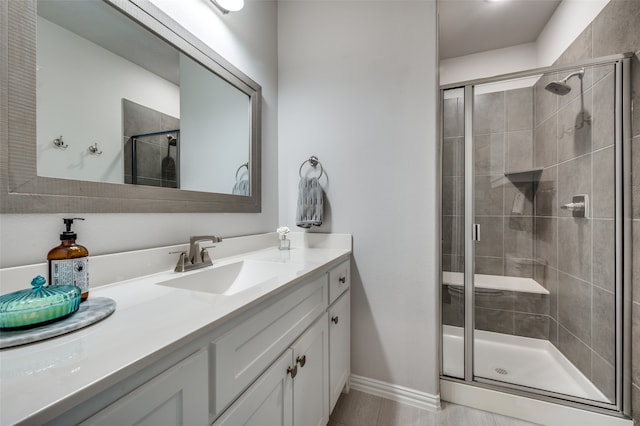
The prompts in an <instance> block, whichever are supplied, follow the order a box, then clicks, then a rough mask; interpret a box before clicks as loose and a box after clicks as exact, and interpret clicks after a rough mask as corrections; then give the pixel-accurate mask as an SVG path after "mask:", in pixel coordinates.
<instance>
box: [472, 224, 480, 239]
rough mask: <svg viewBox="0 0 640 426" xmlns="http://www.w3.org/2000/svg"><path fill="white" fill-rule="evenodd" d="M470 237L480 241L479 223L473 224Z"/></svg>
mask: <svg viewBox="0 0 640 426" xmlns="http://www.w3.org/2000/svg"><path fill="white" fill-rule="evenodd" d="M471 239H472V240H473V241H480V224H479V223H474V224H473V235H472V236H471Z"/></svg>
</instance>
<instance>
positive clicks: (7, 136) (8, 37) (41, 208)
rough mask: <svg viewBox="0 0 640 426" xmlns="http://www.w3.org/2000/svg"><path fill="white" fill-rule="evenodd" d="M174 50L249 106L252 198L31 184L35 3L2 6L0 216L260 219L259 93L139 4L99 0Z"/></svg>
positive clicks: (61, 182)
mask: <svg viewBox="0 0 640 426" xmlns="http://www.w3.org/2000/svg"><path fill="white" fill-rule="evenodd" d="M102 1H105V2H106V3H107V4H110V5H112V6H113V7H115V8H116V9H118V10H120V11H122V12H123V13H124V14H125V15H127V16H129V17H131V18H133V19H134V20H135V21H137V22H138V23H139V24H140V25H142V26H143V27H145V28H147V29H148V30H150V31H151V32H153V33H155V34H157V35H159V36H160V37H162V38H164V39H165V40H167V41H169V42H170V43H171V44H173V45H174V46H176V48H178V49H179V50H181V51H183V52H184V53H186V54H187V55H189V56H190V57H192V58H193V59H195V60H196V61H198V62H200V63H201V64H202V65H204V66H205V67H206V68H208V69H210V70H211V71H213V72H214V73H216V74H218V75H219V76H220V77H222V78H223V79H225V80H226V81H228V82H229V83H230V84H232V85H233V86H235V87H237V88H238V89H239V90H241V91H242V92H244V93H246V94H247V95H248V96H249V98H250V117H251V118H250V119H251V153H250V160H249V163H250V167H251V174H250V179H251V182H250V183H251V195H250V196H239V195H231V194H215V193H206V192H198V191H187V190H181V189H174V188H159V187H149V186H136V185H126V184H113V183H100V182H88V181H78V180H67V179H57V178H45V177H39V176H37V171H36V7H37V5H36V0H20V1H5V0H3V1H0V41H1V43H2V45H1V46H0V141H1V146H0V149H1V151H0V154H1V155H0V185H1V187H2V189H1V191H0V211H1V212H2V213H65V212H83V213H196V212H200V213H205V212H221V213H222V212H226V213H229V212H237V213H257V212H260V211H261V193H262V188H261V179H260V177H261V173H262V170H261V103H262V88H261V87H260V85H258V84H257V83H256V82H254V81H253V80H251V79H250V78H249V77H247V76H246V75H245V74H243V73H242V72H241V71H240V70H238V69H237V68H236V67H234V66H233V65H232V64H231V63H229V62H228V61H226V60H225V59H224V58H222V57H221V56H220V55H218V54H217V53H216V52H214V51H213V50H212V49H211V48H209V47H208V46H207V45H205V44H204V43H203V42H202V41H200V40H198V39H197V38H196V37H195V36H193V35H192V34H191V33H189V32H188V31H187V30H185V29H184V28H182V27H181V26H180V25H179V24H178V23H176V22H175V21H173V20H172V19H171V18H170V17H169V16H168V15H166V14H165V13H164V12H162V11H161V10H160V9H158V8H157V7H156V6H154V5H153V4H151V3H150V2H149V1H145V0H102Z"/></svg>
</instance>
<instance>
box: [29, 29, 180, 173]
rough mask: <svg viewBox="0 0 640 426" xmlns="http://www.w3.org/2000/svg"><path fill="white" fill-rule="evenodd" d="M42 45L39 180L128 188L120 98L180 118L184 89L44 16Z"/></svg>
mask: <svg viewBox="0 0 640 426" xmlns="http://www.w3.org/2000/svg"><path fill="white" fill-rule="evenodd" d="M37 43H38V47H37V52H38V55H37V64H38V71H37V86H36V87H37V104H36V105H37V114H36V116H37V120H38V123H37V126H36V127H37V132H38V134H37V140H38V155H37V157H38V176H46V177H60V178H69V179H79V180H90V181H98V182H113V183H123V182H124V158H123V152H122V149H123V141H122V134H123V133H122V98H126V99H129V100H131V101H133V102H136V103H139V104H141V105H145V106H147V107H149V108H153V109H155V110H156V111H160V112H162V113H165V114H168V115H171V116H173V117H178V118H179V117H180V88H179V87H178V86H176V85H175V84H173V83H171V82H169V81H167V80H165V79H163V78H161V77H159V76H157V75H156V74H154V73H152V72H149V71H147V70H145V69H143V68H141V67H140V66H138V65H136V64H134V63H132V62H129V61H128V60H126V59H124V58H122V57H120V56H118V55H116V54H114V53H112V52H110V51H108V50H106V49H104V48H102V47H100V46H98V45H97V44H94V43H92V42H90V41H88V40H86V39H84V38H82V37H80V36H78V35H76V34H74V33H72V32H70V31H68V30H66V29H64V28H62V27H60V26H58V25H56V24H54V23H52V22H50V21H48V20H46V19H44V18H41V17H38V37H37ZM60 135H62V136H63V140H64V141H65V143H66V144H67V145H69V148H67V149H65V150H61V149H58V148H56V147H55V146H54V145H53V144H52V143H51V142H52V141H53V139H55V138H58V137H59V136H60ZM94 143H98V149H100V150H101V151H102V155H100V156H93V155H91V154H89V151H88V148H89V146H90V145H93V144H94Z"/></svg>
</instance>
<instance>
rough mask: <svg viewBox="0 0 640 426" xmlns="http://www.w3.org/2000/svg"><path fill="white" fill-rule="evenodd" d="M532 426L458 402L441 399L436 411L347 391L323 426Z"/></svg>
mask: <svg viewBox="0 0 640 426" xmlns="http://www.w3.org/2000/svg"><path fill="white" fill-rule="evenodd" d="M467 425H469V426H532V425H533V423H529V422H524V421H522V420H517V419H514V418H511V417H505V416H500V415H497V414H493V413H488V412H486V411H481V410H476V409H473V408H469V407H464V406H462V405H456V404H450V403H447V402H442V409H441V410H440V411H439V412H437V413H434V412H431V411H427V410H421V409H420V408H415V407H412V406H409V405H405V404H400V403H398V402H395V401H391V400H389V399H385V398H381V397H378V396H374V395H369V394H367V393H364V392H359V391H356V390H353V389H352V390H351V391H350V392H349V393H348V394H344V393H343V394H342V396H340V399H339V400H338V403H337V404H336V408H335V409H334V410H333V413H332V414H331V417H330V420H329V424H328V425H327V426H467Z"/></svg>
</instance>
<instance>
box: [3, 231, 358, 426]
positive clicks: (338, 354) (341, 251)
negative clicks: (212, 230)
mask: <svg viewBox="0 0 640 426" xmlns="http://www.w3.org/2000/svg"><path fill="white" fill-rule="evenodd" d="M271 236H272V237H273V238H272V239H267V238H265V237H264V236H261V237H259V238H258V240H259V241H260V243H259V244H257V245H256V244H253V243H252V242H250V240H251V239H252V237H242V238H243V239H245V241H244V242H242V243H241V244H238V243H237V242H234V241H232V240H233V239H230V240H228V241H229V242H228V243H227V240H225V242H223V243H220V244H219V247H220V251H218V252H217V253H218V256H214V265H213V267H209V268H205V269H202V270H200V271H193V272H189V273H176V272H173V271H172V270H171V271H166V270H165V271H162V272H158V273H155V274H149V275H145V276H142V277H137V278H131V279H127V280H123V281H119V282H116V283H113V284H109V285H104V286H100V287H98V288H93V289H92V291H91V296H90V297H97V296H104V297H110V298H112V299H114V300H116V302H117V304H118V306H117V309H116V311H115V312H114V314H112V315H111V316H110V317H108V318H107V319H105V320H104V321H102V322H100V323H97V324H95V325H93V326H91V327H88V328H86V329H83V330H79V331H76V332H74V333H71V334H67V335H64V336H60V337H57V338H54V339H50V340H47V341H43V342H40V343H35V344H31V345H25V346H19V347H15V348H9V349H4V350H2V351H0V374H1V377H2V383H1V385H0V404H1V405H2V411H1V414H0V416H1V417H0V423H2V424H14V423H25V424H27V423H29V424H35V423H38V424H44V423H47V424H77V423H80V424H98V425H100V424H104V425H111V424H122V425H125V424H134V423H135V424H148V425H159V424H185V425H204V424H215V425H238V424H253V423H252V420H251V419H253V421H255V420H256V419H259V424H269V425H277V424H281V425H285V424H286V425H291V424H293V425H306V424H309V425H310V424H313V425H318V424H326V423H327V422H328V420H329V413H330V412H331V410H332V409H333V407H334V405H335V403H336V401H337V399H338V397H339V395H340V393H341V392H342V390H343V389H345V387H346V388H347V389H348V385H349V384H348V380H349V379H348V378H349V375H350V367H349V357H350V354H349V339H350V335H349V328H350V318H349V305H350V253H351V236H350V235H340V236H336V235H333V236H328V237H327V236H326V235H325V236H322V235H320V234H319V235H318V236H312V235H311V234H299V235H297V236H296V235H294V236H293V237H292V242H293V245H292V249H291V250H288V251H280V250H278V249H277V248H276V247H275V246H267V247H264V242H265V241H269V242H272V243H273V244H275V243H276V238H275V236H273V235H271ZM225 244H229V246H230V247H231V246H233V247H234V249H232V250H228V253H227V254H229V253H232V252H234V251H235V252H236V254H233V255H230V256H226V257H222V258H221V257H220V254H221V253H222V254H224V250H225V249H224V248H223V246H224V245H225ZM240 246H244V248H245V249H246V248H249V250H246V251H244V252H242V253H237V252H238V251H240V248H239V247H240ZM172 248H173V247H172ZM163 249H165V248H163ZM215 250H218V249H215ZM164 251H166V250H164ZM142 256H144V254H142ZM105 257H107V256H105ZM92 261H93V262H94V263H98V264H100V262H101V261H102V260H101V259H98V258H95V259H92ZM105 261H106V260H105ZM138 261H140V262H141V263H145V260H144V258H143V257H141V258H139V259H138ZM92 266H93V265H92ZM103 266H104V265H103ZM101 267H102V266H101ZM123 269H126V265H125V266H124V267H123ZM214 270H215V271H214ZM232 270H235V271H236V272H235V275H233V274H231V273H230V272H229V271H232ZM3 272H5V273H4V274H3V275H0V276H2V277H3V278H4V277H8V276H10V275H7V273H6V272H7V271H3ZM9 272H11V271H9ZM14 272H15V271H14ZM198 274H201V275H200V276H201V277H202V278H203V279H204V280H205V281H208V282H209V283H210V285H209V284H203V285H202V286H201V288H199V289H197V290H194V289H193V287H192V286H193V285H195V284H194V283H196V281H197V280H195V278H194V277H197V276H198ZM231 275H233V276H232V277H231V278H229V277H230V276H231ZM225 280H227V282H228V285H225V286H224V288H222V287H220V283H221V282H223V281H225ZM181 286H186V287H181ZM3 291H5V289H4V288H3Z"/></svg>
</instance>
